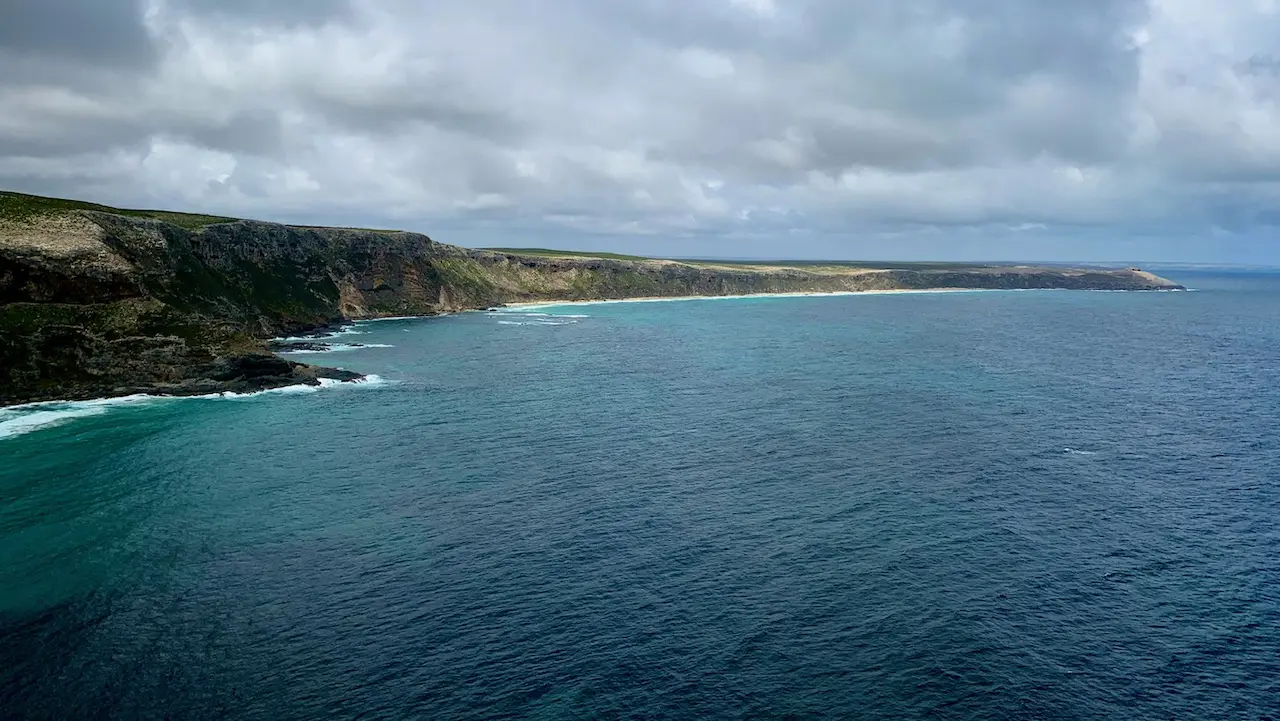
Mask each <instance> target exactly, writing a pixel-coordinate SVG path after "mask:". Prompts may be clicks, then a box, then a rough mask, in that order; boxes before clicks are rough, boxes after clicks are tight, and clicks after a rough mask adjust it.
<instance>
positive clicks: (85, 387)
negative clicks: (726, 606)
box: [0, 192, 1181, 406]
mask: <svg viewBox="0 0 1280 721" xmlns="http://www.w3.org/2000/svg"><path fill="white" fill-rule="evenodd" d="M1180 287H1181V286H1178V285H1177V284H1176V283H1173V282H1171V281H1168V280H1165V279H1163V278H1160V277H1158V276H1155V275H1152V274H1150V273H1147V272H1144V271H1141V270H1139V269H1136V268H1130V269H1124V270H1110V269H1100V268H1062V267H1033V266H1013V265H962V264H943V263H937V264H930V263H897V264H895V263H848V262H821V263H819V262H784V261H779V262H768V263H754V262H752V263H739V262H726V261H714V260H708V261H673V260H662V259H654V258H641V257H634V256H619V255H613V254H599V255H590V254H584V253H569V252H560V251H550V250H530V249H487V250H477V249H469V248H462V247H458V246H453V245H446V244H443V243H437V242H435V241H433V240H431V239H430V238H428V237H427V236H425V235H421V234H418V233H409V232H399V231H379V230H361V229H349V228H318V227H317V228H313V227H303V226H291V225H280V224H276V223H265V222H259V221H251V220H239V219H235V218H222V217H212V216H204V215H191V214H185V213H172V212H165V211H140V210H121V209H117V208H109V207H105V206H100V205H95V204H92V203H85V202H80V201H73V200H61V199H54V198H42V197H37V196H31V195H23V194H19V193H8V192H0V406H5V405H13V404H17V403H26V402H33V401H42V400H56V399H67V400H75V399H85V398H93V397H103V396H116V395H127V394H133V393H159V394H173V395H191V394H201V393H211V392H219V391H236V392H244V391H252V390H261V389H266V388H272V387H279V386H283V385H292V384H297V383H310V384H315V383H319V382H320V379H322V378H333V379H338V380H354V379H358V378H359V377H360V376H359V375H358V374H355V373H351V372H348V371H341V370H336V369H330V368H322V367H317V366H312V365H307V364H302V363H297V362H294V361H291V360H287V359H284V358H281V357H279V356H277V355H275V354H274V353H271V352H270V347H269V343H268V342H269V339H271V338H274V337H278V336H282V335H294V334H299V333H305V332H307V331H310V330H314V329H316V328H322V327H326V326H329V325H332V324H335V323H341V322H344V321H350V320H360V319H369V318H379V317H392V316H429V315H436V314H440V313H445V312H454V311H461V310H468V309H482V308H488V307H492V306H495V305H501V304H506V303H516V302H528V301H554V300H596V299H626V298H641V297H673V296H700V295H708V296H710V295H744V294H754V293H798V292H839V291H867V290H895V289H901V290H920V289H948V288H949V289H961V288H974V289H979V288H989V289H1003V288H1064V289H1097V290H1175V289H1179V288H1180Z"/></svg>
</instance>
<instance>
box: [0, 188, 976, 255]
mask: <svg viewBox="0 0 1280 721" xmlns="http://www.w3.org/2000/svg"><path fill="white" fill-rule="evenodd" d="M68 210H95V211H98V212H102V213H113V214H116V215H127V216H132V217H136V218H149V219H152V220H159V221H163V222H166V223H172V224H173V225H177V226H180V227H183V228H187V229H188V230H198V229H200V228H203V227H205V226H207V225H213V224H216V223H234V222H236V221H237V220H238V218H228V217H223V216H217V215H200V214H197V213H175V212H172V211H167V210H131V209H125V208H112V207H110V206H106V205H99V204H97V203H89V202H85V201H82V200H66V199H63V198H45V197H42V196H38V195H27V194H25V193H15V192H11V191H0V220H21V219H23V218H28V217H32V216H39V215H46V214H49V213H57V212H65V211H68ZM293 227H298V228H315V229H317V230H358V231H366V232H372V233H398V232H401V231H398V230H390V229H383V228H333V227H329V226H303V225H299V226H293ZM481 250H488V251H493V252H497V253H510V254H512V255H529V256H538V257H569V258H605V259H608V260H632V261H643V260H674V261H677V262H680V263H687V264H689V265H720V266H725V265H741V266H769V267H774V268H802V269H803V268H808V269H817V268H869V269H877V270H880V269H883V270H892V269H902V270H957V269H963V268H976V267H998V266H999V265H1000V264H986V263H956V262H922V261H900V262H899V261H883V260H876V261H869V260H868V261H864V260H763V259H762V260H744V259H734V260H722V259H718V258H665V259H659V258H651V257H646V256H642V255H627V254H624V253H603V252H600V253H597V252H591V251H582V250H555V249H552V248H481Z"/></svg>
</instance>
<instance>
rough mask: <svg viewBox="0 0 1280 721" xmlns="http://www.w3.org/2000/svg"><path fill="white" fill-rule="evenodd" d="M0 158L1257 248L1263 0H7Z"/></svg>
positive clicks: (262, 194) (603, 210) (480, 217)
mask: <svg viewBox="0 0 1280 721" xmlns="http://www.w3.org/2000/svg"><path fill="white" fill-rule="evenodd" d="M0 68H3V71H2V72H0V108H2V109H3V111H2V112H0V188H4V189H9V190H19V191H25V192H32V193H39V194H46V195H56V196H61V197H75V198H82V199H87V200H93V201H97V202H102V203H107V204H112V205H117V206H125V207H148V208H164V209H177V210H188V211H195V212H208V213H216V214H224V215H234V216H241V217H253V218H260V219H265V220H274V221H281V222H298V223H310V224H333V225H351V226H361V227H394V228H405V229H410V230H417V231H421V232H425V233H427V234H429V235H431V236H432V237H433V238H435V239H436V240H439V241H441V242H450V243H458V244H462V245H468V246H472V247H482V246H542V247H555V248H565V249H599V250H613V251H623V252H634V253H641V254H648V255H662V256H671V257H680V256H683V257H740V258H749V257H756V258H761V257H763V258H849V259H856V258H866V259H901V260H913V259H930V258H933V259H970V260H977V259H982V260H1015V259H1016V260H1081V261H1128V260H1135V261H1136V260H1148V261H1183V262H1224V263H1249V262H1254V263H1280V242H1278V241H1277V230H1278V229H1280V105H1278V103H1277V101H1278V100H1280V0H1230V1H1226V0H911V1H906V0H902V1H899V0H138V1H135V0H0Z"/></svg>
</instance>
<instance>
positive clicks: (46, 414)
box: [0, 374, 389, 440]
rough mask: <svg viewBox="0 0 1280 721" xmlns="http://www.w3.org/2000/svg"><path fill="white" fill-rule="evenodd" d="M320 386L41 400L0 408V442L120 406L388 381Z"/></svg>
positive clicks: (325, 381) (376, 379)
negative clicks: (184, 394)
mask: <svg viewBox="0 0 1280 721" xmlns="http://www.w3.org/2000/svg"><path fill="white" fill-rule="evenodd" d="M319 380H320V384H319V385H314V386H313V385H307V384H305V383H299V384H297V385H291V386H281V387H279V388H267V389H265V390H260V391H252V392H248V393H233V392H231V391H223V392H221V393H207V394H204V395H196V396H160V395H147V394H145V393H139V394H135V395H131V396H120V397H116V398H95V399H93V400H87V401H43V402H40V403H26V404H23V405H17V406H9V407H8V408H0V440H6V439H9V438H16V437H18V436H23V435H26V434H28V433H32V432H34V431H39V430H44V429H48V428H54V427H57V426H61V425H64V424H66V423H70V422H72V421H75V420H77V419H81V418H90V417H93V416H100V415H104V414H106V413H109V412H110V411H111V410H112V409H113V408H119V407H123V406H141V405H153V404H160V403H172V402H175V401H189V400H244V399H249V398H256V397H258V396H264V395H292V394H303V393H318V392H320V391H322V390H326V389H329V388H336V387H339V386H381V385H387V384H388V383H389V381H387V380H386V379H384V378H382V377H381V376H378V375H372V374H371V375H368V376H365V377H364V378H363V379H361V380H357V381H347V382H343V381H339V380H334V379H332V378H321V379H319Z"/></svg>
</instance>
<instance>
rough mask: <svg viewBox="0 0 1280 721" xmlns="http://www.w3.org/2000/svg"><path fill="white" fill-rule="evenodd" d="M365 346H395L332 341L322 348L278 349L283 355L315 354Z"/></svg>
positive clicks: (339, 351) (362, 348)
mask: <svg viewBox="0 0 1280 721" xmlns="http://www.w3.org/2000/svg"><path fill="white" fill-rule="evenodd" d="M365 348H395V346H393V345H390V344H388V343H361V344H359V345H349V344H346V343H333V344H330V345H329V346H328V347H326V348H325V349H324V350H310V349H306V350H286V351H280V353H281V354H284V355H307V354H317V353H341V352H343V351H350V350H364V349H365Z"/></svg>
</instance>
